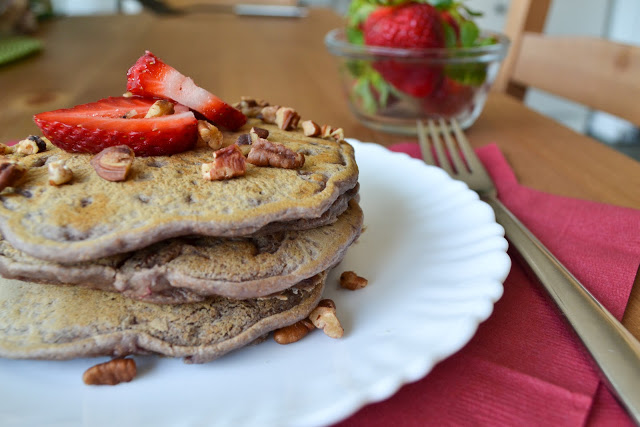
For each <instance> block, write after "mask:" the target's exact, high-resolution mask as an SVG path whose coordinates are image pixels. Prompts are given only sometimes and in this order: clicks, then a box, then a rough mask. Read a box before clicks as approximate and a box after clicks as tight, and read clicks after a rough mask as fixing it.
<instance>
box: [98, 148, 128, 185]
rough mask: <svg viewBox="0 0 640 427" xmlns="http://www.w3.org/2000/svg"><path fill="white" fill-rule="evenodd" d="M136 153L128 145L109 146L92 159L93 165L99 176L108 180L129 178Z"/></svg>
mask: <svg viewBox="0 0 640 427" xmlns="http://www.w3.org/2000/svg"><path fill="white" fill-rule="evenodd" d="M134 157H135V154H134V152H133V150H132V149H131V148H130V147H129V146H127V145H116V146H113V147H107V148H105V149H104V150H102V151H101V152H99V153H98V154H96V155H95V156H94V157H93V158H92V159H91V166H93V169H95V171H96V173H97V174H98V176H100V177H101V178H103V179H106V180H107V181H113V182H118V181H124V180H125V179H127V175H128V174H129V170H130V169H131V165H132V164H133V159H134Z"/></svg>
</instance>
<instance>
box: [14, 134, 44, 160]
mask: <svg viewBox="0 0 640 427" xmlns="http://www.w3.org/2000/svg"><path fill="white" fill-rule="evenodd" d="M46 149H47V143H46V142H45V138H41V137H39V136H36V135H29V136H28V137H27V138H26V139H23V140H22V141H20V142H18V144H17V145H16V148H15V152H16V153H18V154H24V155H29V154H35V153H40V152H41V151H44V150H46Z"/></svg>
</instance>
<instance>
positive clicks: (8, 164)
mask: <svg viewBox="0 0 640 427" xmlns="http://www.w3.org/2000/svg"><path fill="white" fill-rule="evenodd" d="M26 173H27V168H25V167H24V165H22V164H20V163H18V162H17V161H15V160H9V159H6V158H2V159H0V191H2V190H4V189H5V188H7V187H15V186H16V185H18V184H20V181H22V178H24V176H25V175H26Z"/></svg>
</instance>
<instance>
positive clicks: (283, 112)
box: [275, 107, 300, 130]
mask: <svg viewBox="0 0 640 427" xmlns="http://www.w3.org/2000/svg"><path fill="white" fill-rule="evenodd" d="M299 121H300V115H299V114H298V113H297V112H296V110H294V109H293V108H289V107H280V108H278V111H276V121H275V123H276V124H277V125H278V127H279V128H280V129H282V130H292V129H296V128H297V127H298V122H299Z"/></svg>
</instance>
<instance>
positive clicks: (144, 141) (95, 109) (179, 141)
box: [34, 97, 198, 156]
mask: <svg viewBox="0 0 640 427" xmlns="http://www.w3.org/2000/svg"><path fill="white" fill-rule="evenodd" d="M155 101H156V99H153V98H141V97H131V98H125V97H111V98H105V99H101V100H99V101H96V102H92V103H89V104H83V105H77V106H75V107H73V108H67V109H62V110H55V111H48V112H45V113H40V114H36V115H35V116H34V121H35V122H36V124H37V125H38V127H39V128H40V129H41V130H42V133H43V134H44V135H45V136H46V137H47V138H49V140H50V141H51V142H52V143H53V144H54V145H56V146H58V147H60V148H62V149H63V150H66V151H71V152H76V153H99V152H100V151H102V150H103V149H104V148H106V147H111V146H115V145H123V144H124V145H128V146H129V147H131V148H132V149H133V151H134V152H135V153H136V155H139V156H160V155H170V154H175V153H179V152H182V151H186V150H188V149H190V148H192V147H193V146H194V145H195V144H196V142H197V140H198V121H197V120H196V118H195V116H194V115H193V113H192V112H191V111H189V110H188V109H187V108H186V107H185V106H182V105H176V106H175V113H174V114H170V115H167V116H161V117H153V118H148V119H146V118H144V116H145V114H146V113H147V110H149V107H150V106H151V105H152V104H153V103H154V102H155ZM132 110H135V112H136V114H135V115H134V114H133V113H131V112H132ZM125 116H127V117H129V118H124V117H125Z"/></svg>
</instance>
